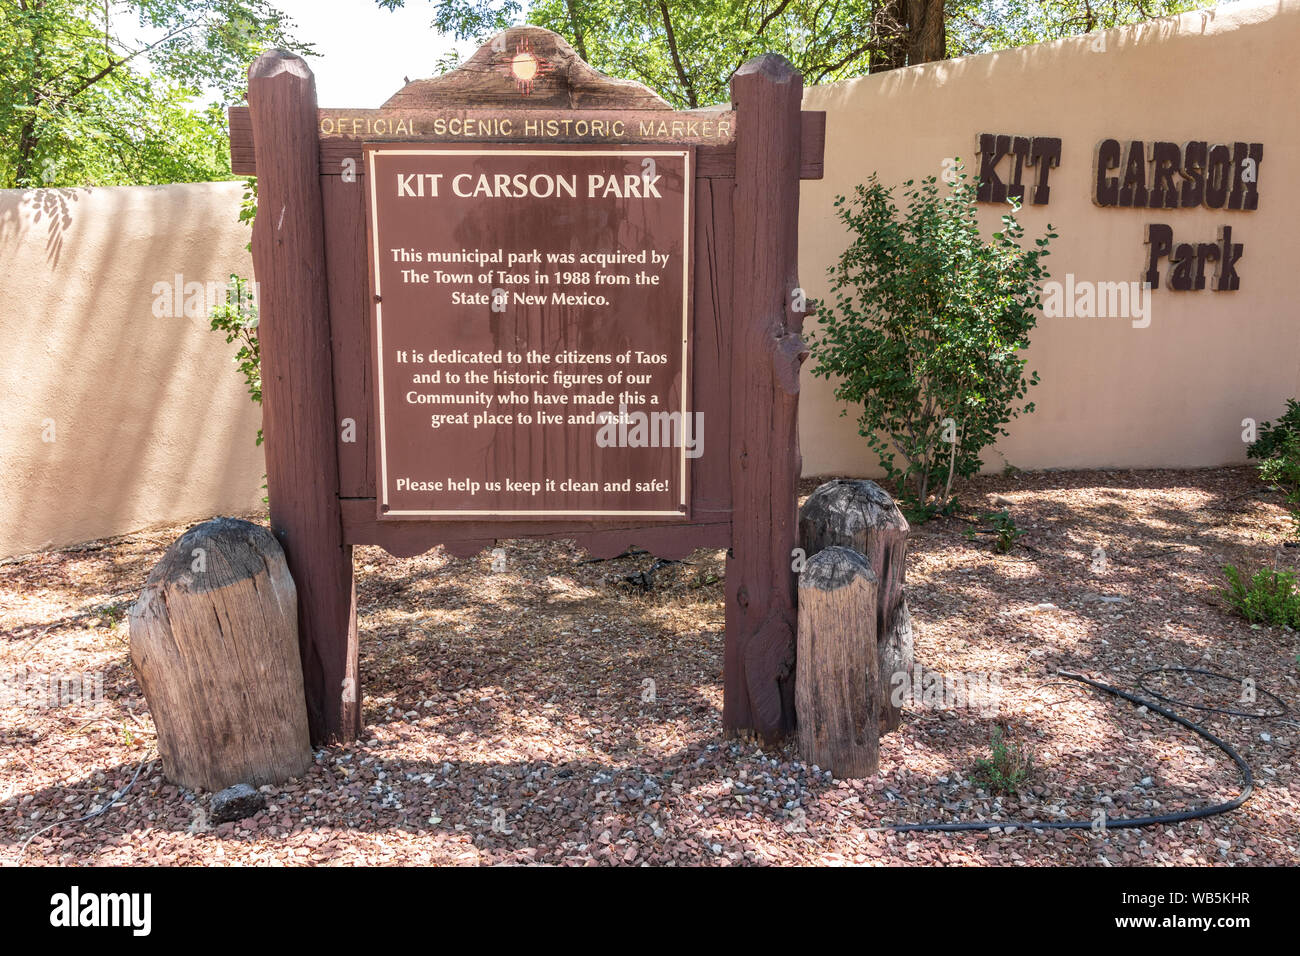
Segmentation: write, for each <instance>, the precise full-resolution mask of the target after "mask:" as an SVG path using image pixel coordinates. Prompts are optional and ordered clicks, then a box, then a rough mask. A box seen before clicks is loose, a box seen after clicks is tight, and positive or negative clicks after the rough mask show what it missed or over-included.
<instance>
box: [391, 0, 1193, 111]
mask: <svg viewBox="0 0 1300 956" xmlns="http://www.w3.org/2000/svg"><path fill="white" fill-rule="evenodd" d="M376 2H377V3H378V4H379V5H380V6H381V7H386V8H388V9H394V8H397V7H401V6H404V5H405V3H406V2H407V0H376ZM430 3H431V8H432V12H433V25H434V26H435V27H436V28H438V29H439V30H442V31H444V32H447V33H452V34H454V35H455V36H456V37H457V38H458V39H462V40H475V41H479V42H482V41H483V40H485V39H487V37H488V36H490V35H491V34H493V33H495V32H497V31H499V30H503V29H505V28H506V27H508V26H512V25H514V24H516V23H520V22H527V23H532V24H536V25H537V26H543V27H546V28H547V29H550V30H554V31H555V32H556V33H559V34H560V35H561V36H563V37H565V38H566V39H567V40H568V41H569V42H570V43H572V44H573V47H574V49H575V50H577V51H578V55H579V56H581V57H582V58H583V59H584V60H586V61H587V62H588V63H590V64H591V65H592V66H594V67H596V68H597V69H599V70H602V71H603V72H605V73H608V74H610V75H611V76H618V77H623V78H625V79H632V80H638V81H640V82H642V83H644V84H645V85H646V86H648V87H650V88H651V89H653V90H655V91H656V92H658V93H660V94H662V95H663V96H664V98H665V99H667V100H668V101H669V102H670V103H672V104H674V105H675V106H678V107H696V106H706V105H709V104H712V103H720V102H725V101H726V100H727V99H728V98H729V89H728V84H729V83H730V81H731V74H732V73H734V72H735V71H736V69H737V68H738V67H739V66H740V65H741V64H742V63H744V62H745V61H746V60H747V59H749V58H750V57H752V56H755V55H757V54H759V53H764V52H767V51H774V52H776V53H780V54H782V55H784V56H785V57H786V59H788V60H789V61H790V62H791V63H793V64H794V65H795V66H796V67H797V68H798V69H799V70H800V71H801V72H802V73H803V74H804V81H805V82H806V83H808V84H814V83H827V82H830V81H832V80H841V79H846V78H848V77H854V76H861V75H862V74H864V73H868V72H873V73H874V72H881V71H883V70H891V69H895V68H897V67H901V66H910V65H915V64H918V63H927V62H930V61H932V60H941V59H944V58H945V57H947V56H962V55H965V54H968V53H981V52H985V51H988V50H994V49H1003V48H1006V47H1010V46H1018V45H1020V44H1024V43H1032V42H1035V41H1038V40H1047V39H1055V38H1057V37H1060V36H1068V35H1071V34H1074V33H1082V32H1086V31H1088V30H1096V29H1103V28H1107V27H1112V26H1118V25H1121V24H1124V23H1132V22H1136V21H1138V20H1142V19H1146V18H1149V17H1153V16H1161V15H1163V14H1166V13H1174V12H1178V11H1181V10H1188V9H1192V8H1193V7H1195V5H1196V0H1051V2H1048V0H531V2H529V3H527V5H525V3H524V2H523V0H430Z"/></svg>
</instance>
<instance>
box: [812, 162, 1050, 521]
mask: <svg viewBox="0 0 1300 956" xmlns="http://www.w3.org/2000/svg"><path fill="white" fill-rule="evenodd" d="M903 188H904V196H905V198H906V199H907V208H906V209H905V210H900V209H899V208H898V206H897V205H896V204H895V202H894V198H893V194H892V192H891V191H890V190H889V189H887V188H885V187H884V186H883V185H881V184H880V182H879V181H878V180H877V179H876V177H875V176H874V175H873V176H872V177H871V180H870V181H869V182H868V183H867V184H865V185H860V186H858V187H857V189H856V191H855V193H854V195H853V196H852V197H851V198H847V197H844V196H840V197H838V198H837V199H836V201H835V208H836V210H837V211H838V215H839V218H840V220H841V221H842V222H843V223H844V224H845V225H846V226H848V228H849V233H850V236H851V241H850V243H849V246H848V248H847V249H845V250H844V253H843V254H842V255H841V256H840V259H839V261H838V262H837V263H836V264H835V265H834V266H832V267H831V269H830V270H829V271H830V279H831V293H832V295H833V296H834V299H835V301H834V303H833V304H828V303H825V302H823V303H819V304H818V308H817V322H818V328H817V329H816V330H815V331H813V332H812V333H811V334H810V335H809V348H810V350H811V352H812V356H813V358H814V360H815V364H814V366H813V370H812V372H813V374H814V375H816V376H819V377H821V378H827V379H832V380H833V381H835V383H836V384H835V397H836V398H837V399H839V400H840V401H842V402H846V403H848V404H850V405H857V406H859V407H860V408H861V409H862V412H861V415H860V417H859V419H858V430H859V431H860V432H861V434H862V435H863V437H865V438H866V439H867V442H868V444H869V445H870V446H871V447H872V449H874V450H875V452H876V454H877V456H878V457H879V459H880V464H881V467H882V468H884V469H885V471H886V473H887V474H888V475H889V477H890V478H891V479H892V480H894V481H895V482H896V483H897V485H898V493H899V497H900V498H901V499H902V500H903V502H904V505H905V510H906V511H908V512H909V517H911V518H919V519H921V520H924V519H925V518H926V517H929V516H930V515H932V514H935V513H937V512H939V511H941V510H944V509H946V508H947V507H948V506H949V504H950V502H951V492H952V483H953V479H954V478H957V477H968V476H970V475H973V474H975V473H977V472H978V471H979V468H980V466H981V464H982V461H981V458H980V454H981V452H982V451H983V450H984V449H985V448H987V447H988V446H989V445H991V444H992V443H993V442H994V441H996V439H997V436H998V435H1005V434H1007V432H1006V430H1005V429H1004V428H1003V426H1004V425H1006V424H1007V423H1008V422H1010V421H1011V420H1012V419H1013V418H1016V417H1018V416H1019V415H1020V414H1021V413H1023V412H1032V411H1033V409H1034V405H1033V403H1032V402H1028V403H1024V404H1022V401H1023V399H1024V398H1025V395H1026V394H1027V392H1028V390H1029V387H1030V385H1032V384H1034V383H1035V382H1037V380H1038V377H1037V374H1036V373H1035V374H1034V375H1032V376H1031V377H1029V378H1026V377H1025V374H1024V370H1025V359H1024V358H1023V357H1021V355H1020V351H1021V350H1022V349H1024V348H1026V347H1027V346H1028V345H1029V333H1030V331H1031V330H1032V329H1033V328H1034V326H1035V325H1036V324H1037V321H1038V318H1037V310H1038V308H1039V306H1040V291H1041V285H1042V281H1043V280H1044V279H1045V278H1047V272H1046V271H1045V270H1044V269H1043V266H1042V261H1041V260H1042V258H1043V257H1044V256H1046V255H1047V245H1048V242H1049V241H1050V240H1051V239H1053V238H1055V235H1056V234H1055V233H1053V232H1052V231H1051V227H1050V226H1048V231H1047V234H1046V235H1045V236H1044V237H1043V238H1041V239H1037V240H1035V241H1034V244H1033V245H1032V246H1030V247H1028V248H1022V247H1021V244H1020V240H1021V238H1022V237H1023V236H1024V229H1023V227H1022V226H1020V225H1019V223H1018V222H1017V221H1016V217H1015V210H1014V208H1013V209H1012V211H1011V212H1008V213H1007V214H1006V215H1004V216H1003V217H1002V229H1001V230H1000V231H999V232H995V233H994V234H993V236H992V238H991V239H989V240H985V239H984V238H983V236H982V235H981V233H980V228H979V222H978V217H977V215H976V199H975V185H974V184H973V183H970V182H968V181H967V179H966V177H965V175H964V174H959V175H958V178H957V182H956V183H955V184H954V185H953V186H952V188H951V190H950V191H945V190H941V188H940V187H939V185H938V183H937V180H936V179H935V178H934V177H930V178H929V179H926V180H924V181H922V183H921V184H920V185H919V186H917V185H915V184H913V183H912V182H911V181H909V182H907V183H905V184H904V187H903ZM945 192H946V194H945ZM899 459H901V461H902V464H901V467H900V465H899ZM932 494H933V500H931V495H932Z"/></svg>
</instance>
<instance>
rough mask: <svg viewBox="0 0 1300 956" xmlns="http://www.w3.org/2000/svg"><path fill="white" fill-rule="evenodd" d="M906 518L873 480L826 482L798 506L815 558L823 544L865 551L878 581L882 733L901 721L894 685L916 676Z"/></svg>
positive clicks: (802, 542)
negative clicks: (906, 586)
mask: <svg viewBox="0 0 1300 956" xmlns="http://www.w3.org/2000/svg"><path fill="white" fill-rule="evenodd" d="M908 531H909V528H908V526H907V519H906V518H904V517H903V513H902V512H901V511H899V510H898V505H896V504H895V503H894V499H893V498H891V497H890V496H889V494H888V493H887V492H886V491H885V490H884V489H883V488H881V487H880V486H879V485H878V484H876V483H875V482H874V481H855V480H845V479H840V480H836V481H828V482H826V483H825V484H824V485H821V486H820V487H819V488H818V489H817V490H816V491H814V492H813V493H812V494H811V495H809V496H808V500H807V501H805V502H804V504H803V507H802V508H800V509H799V546H800V547H801V548H803V550H804V554H805V555H806V556H807V557H808V558H811V557H812V556H813V555H815V554H817V553H818V552H819V551H821V550H822V549H823V548H828V547H831V546H834V545H839V546H841V547H845V548H851V549H853V550H854V551H856V552H858V553H859V554H861V555H863V556H864V557H865V558H866V559H867V562H868V563H869V564H870V565H871V570H872V572H873V573H874V574H875V576H876V580H877V581H878V582H879V586H880V593H879V597H878V599H877V605H876V613H875V619H876V621H875V634H876V636H877V641H878V644H879V647H878V652H877V657H878V659H879V670H880V686H881V695H880V701H881V711H880V732H881V733H882V734H883V733H888V732H889V731H891V730H894V729H896V728H897V727H898V725H899V724H900V723H901V722H902V713H901V710H900V708H899V707H898V706H896V705H895V704H894V703H893V701H892V697H891V694H892V689H893V688H894V687H895V686H896V684H897V683H898V682H899V681H900V680H902V678H899V677H896V676H895V675H897V674H899V673H905V674H906V675H907V681H908V684H907V685H906V686H911V684H910V681H911V678H912V674H913V650H912V617H911V615H910V614H909V613H908V609H907V594H906V592H905V590H904V575H905V574H906V570H907V534H908Z"/></svg>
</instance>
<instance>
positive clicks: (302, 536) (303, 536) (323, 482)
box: [248, 50, 361, 744]
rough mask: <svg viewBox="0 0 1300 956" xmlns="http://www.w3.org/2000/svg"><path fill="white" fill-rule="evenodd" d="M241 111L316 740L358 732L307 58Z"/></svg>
mask: <svg viewBox="0 0 1300 956" xmlns="http://www.w3.org/2000/svg"><path fill="white" fill-rule="evenodd" d="M248 106H249V114H250V117H251V119H252V125H253V139H254V142H255V144H256V151H257V182H258V210H257V220H256V221H255V222H254V224H253V269H254V274H255V278H256V279H257V283H258V292H259V309H260V321H259V325H258V338H259V340H260V342H261V352H262V420H263V431H264V432H265V435H266V483H267V491H268V494H269V495H270V500H271V528H272V529H273V530H274V531H275V535H276V537H277V538H278V539H279V541H280V544H281V545H282V546H283V547H284V552H285V555H286V556H287V557H288V560H289V570H290V571H291V572H292V573H293V579H294V582H295V583H296V584H297V586H298V611H299V619H298V638H299V644H300V650H301V653H302V672H303V681H304V684H305V687H306V693H307V715H308V718H309V719H310V722H311V739H312V742H313V743H317V744H319V743H326V742H329V741H334V740H351V739H353V738H355V737H356V736H357V734H359V733H360V731H361V707H360V700H361V688H360V686H359V684H358V678H357V619H356V593H355V590H354V587H353V579H352V548H351V546H349V545H345V544H344V543H343V519H342V514H341V510H340V504H339V473H338V457H337V455H336V453H335V445H336V442H335V432H334V429H335V428H336V427H338V420H337V418H336V416H335V412H334V381H333V373H332V365H331V361H332V360H331V352H330V328H329V314H328V303H327V296H326V285H325V227H324V217H323V213H322V210H321V189H320V168H319V164H320V159H319V151H320V142H319V137H318V135H317V129H316V123H317V114H316V81H315V78H314V77H313V76H312V72H311V70H310V69H309V68H308V66H307V64H306V62H305V61H304V60H303V59H302V58H301V57H298V56H294V55H292V54H289V53H285V52H283V51H280V50H271V51H268V52H266V53H263V54H262V55H261V56H260V57H258V58H257V60H256V61H255V62H254V63H253V65H252V67H250V68H249V71H248Z"/></svg>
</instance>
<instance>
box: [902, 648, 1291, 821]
mask: <svg viewBox="0 0 1300 956" xmlns="http://www.w3.org/2000/svg"><path fill="white" fill-rule="evenodd" d="M1056 673H1057V674H1058V675H1059V676H1061V677H1065V678H1068V679H1070V680H1077V681H1079V682H1080V683H1084V684H1087V685H1088V686H1089V687H1093V688H1095V689H1097V690H1101V691H1105V692H1106V693H1108V694H1113V695H1114V696H1116V697H1122V698H1124V699H1125V700H1127V701H1128V702H1129V703H1131V704H1133V705H1134V706H1135V707H1145V708H1147V710H1150V711H1154V712H1155V713H1157V714H1159V715H1160V716H1161V717H1166V718H1168V719H1169V720H1172V721H1173V722H1174V723H1176V724H1179V725H1181V726H1183V727H1186V728H1187V729H1188V730H1190V731H1192V733H1194V734H1196V735H1197V736H1199V737H1202V738H1204V739H1205V740H1208V741H1209V742H1210V743H1212V744H1214V746H1216V747H1218V748H1219V749H1220V750H1222V751H1223V752H1224V753H1225V754H1227V755H1228V756H1229V757H1231V758H1232V762H1233V763H1235V764H1236V765H1237V769H1238V770H1240V771H1241V779H1242V788H1241V793H1240V794H1239V795H1238V796H1237V797H1236V798H1234V799H1232V800H1229V801H1227V802H1226V803H1216V804H1214V805H1213V806H1209V807H1201V808H1199V809H1197V810H1183V811H1182V812H1180V813H1166V814H1162V815H1161V816H1158V817H1117V818H1115V819H1110V818H1107V819H1106V821H1105V824H1104V827H1098V826H1097V825H1096V824H1095V823H1094V822H1093V821H1089V820H1044V821H1041V822H1040V821H1033V822H1026V821H1022V820H1012V821H996V822H987V821H983V820H980V821H970V822H965V823H941V822H933V823H895V824H893V825H892V826H889V827H886V829H889V830H892V831H894V832H895V833H918V832H931V833H956V832H961V831H966V830H1006V831H1010V830H1092V829H1094V828H1096V829H1104V830H1112V829H1113V830H1125V829H1132V828H1134V827H1153V826H1160V825H1162V824H1166V823H1181V822H1183V821H1184V820H1199V819H1201V818H1202V817H1212V816H1215V815H1217V814H1220V813H1227V812H1228V811H1229V810H1236V809H1237V808H1238V807H1239V806H1241V805H1242V804H1243V803H1245V802H1246V801H1247V800H1249V799H1250V795H1251V792H1252V791H1253V790H1254V789H1255V776H1254V774H1252V773H1251V772H1250V766H1249V765H1248V764H1247V763H1246V761H1245V760H1243V759H1242V756H1241V754H1239V753H1237V751H1236V750H1234V749H1233V747H1232V745H1231V744H1229V743H1227V742H1226V741H1224V740H1220V739H1219V738H1218V737H1216V736H1215V735H1214V734H1212V733H1210V732H1209V731H1208V730H1206V729H1205V728H1204V727H1202V726H1200V725H1199V724H1194V723H1192V722H1191V721H1190V720H1188V719H1187V718H1186V717H1180V716H1179V715H1178V714H1175V713H1174V712H1173V711H1172V710H1168V709H1167V708H1165V707H1161V706H1160V705H1159V704H1157V703H1155V702H1153V701H1149V700H1143V699H1142V698H1141V697H1138V696H1137V695H1136V694H1130V693H1129V692H1128V691H1125V690H1120V689H1119V688H1118V687H1112V686H1111V685H1110V684H1103V683H1102V682H1101V681H1096V680H1093V679H1092V678H1091V677H1084V676H1083V675H1082V674H1074V673H1071V672H1070V671H1062V670H1058V671H1057V672H1056ZM1148 673H1149V672H1148ZM1207 673H1208V672H1207ZM1214 676H1216V677H1219V676H1222V675H1218V674H1216V675H1214ZM1265 693H1267V692H1265ZM1268 696H1270V697H1273V699H1274V700H1277V698H1276V697H1274V696H1273V695H1272V694H1269V695H1268ZM1278 703H1282V702H1281V701H1278ZM1283 707H1284V708H1285V705H1283ZM1244 716H1250V717H1255V716H1260V715H1257V714H1247V715H1244ZM1270 716H1271V715H1270Z"/></svg>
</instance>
